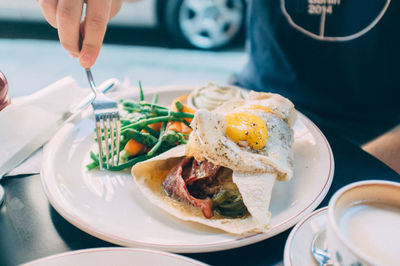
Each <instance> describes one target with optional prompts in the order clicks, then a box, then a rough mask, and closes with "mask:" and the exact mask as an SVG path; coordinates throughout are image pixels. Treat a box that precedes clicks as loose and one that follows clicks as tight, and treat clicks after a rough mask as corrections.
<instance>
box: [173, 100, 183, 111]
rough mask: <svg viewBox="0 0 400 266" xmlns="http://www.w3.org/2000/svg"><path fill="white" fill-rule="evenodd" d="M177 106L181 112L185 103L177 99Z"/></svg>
mask: <svg viewBox="0 0 400 266" xmlns="http://www.w3.org/2000/svg"><path fill="white" fill-rule="evenodd" d="M175 107H176V109H177V110H178V111H179V112H181V111H182V110H183V107H184V106H183V104H182V103H181V102H180V101H176V102H175Z"/></svg>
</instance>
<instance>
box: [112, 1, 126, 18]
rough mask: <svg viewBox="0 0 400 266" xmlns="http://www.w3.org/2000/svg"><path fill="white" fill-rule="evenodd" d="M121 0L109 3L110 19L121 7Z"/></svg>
mask: <svg viewBox="0 0 400 266" xmlns="http://www.w3.org/2000/svg"><path fill="white" fill-rule="evenodd" d="M122 1H123V0H113V1H112V5H111V12H110V19H111V18H113V17H114V16H115V15H116V14H117V13H118V11H119V10H120V9H121V6H122Z"/></svg>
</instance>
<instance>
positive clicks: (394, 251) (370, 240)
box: [327, 180, 400, 266]
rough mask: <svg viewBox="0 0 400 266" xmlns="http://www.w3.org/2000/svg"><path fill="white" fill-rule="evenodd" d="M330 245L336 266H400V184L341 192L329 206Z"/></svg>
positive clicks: (373, 184)
mask: <svg viewBox="0 0 400 266" xmlns="http://www.w3.org/2000/svg"><path fill="white" fill-rule="evenodd" d="M327 243H328V250H329V253H330V255H331V258H332V259H333V261H334V262H335V263H336V264H337V265H360V266H361V265H400V183H396V182H389V181H380V180H371V181H362V182H356V183H353V184H350V185H347V186H345V187H343V188H341V189H340V190H338V191H337V192H336V193H335V194H334V195H333V197H332V198H331V200H330V201H329V205H328V221H327Z"/></svg>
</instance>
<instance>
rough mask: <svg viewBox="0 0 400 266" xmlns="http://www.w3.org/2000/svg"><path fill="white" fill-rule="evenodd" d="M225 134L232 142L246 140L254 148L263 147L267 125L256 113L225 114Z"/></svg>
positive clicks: (266, 136)
mask: <svg viewBox="0 0 400 266" xmlns="http://www.w3.org/2000/svg"><path fill="white" fill-rule="evenodd" d="M226 122H227V127H226V136H228V137H229V138H230V139H232V140H233V141H234V142H236V143H238V142H239V141H247V143H248V145H249V146H250V147H251V148H252V149H254V150H260V149H262V148H264V146H265V144H266V143H267V139H268V131H267V125H266V124H265V123H264V121H263V120H262V119H261V118H260V117H259V116H256V115H253V114H248V113H230V114H227V115H226Z"/></svg>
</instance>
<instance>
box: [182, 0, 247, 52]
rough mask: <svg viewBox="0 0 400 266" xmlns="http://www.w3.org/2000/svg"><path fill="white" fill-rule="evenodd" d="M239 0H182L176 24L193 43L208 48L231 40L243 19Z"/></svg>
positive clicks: (241, 5)
mask: <svg viewBox="0 0 400 266" xmlns="http://www.w3.org/2000/svg"><path fill="white" fill-rule="evenodd" d="M243 9H244V6H243V1H242V0H184V1H183V2H182V5H181V8H180V11H179V26H180V28H181V30H182V33H183V35H184V37H185V38H186V39H187V40H188V41H189V42H190V43H191V44H192V45H194V46H196V47H199V48H204V49H210V48H215V47H219V46H222V45H224V44H227V43H228V42H229V41H231V40H232V39H233V38H235V36H236V35H237V34H238V32H239V31H240V28H241V25H242V21H243Z"/></svg>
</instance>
